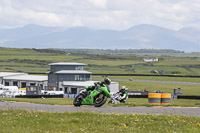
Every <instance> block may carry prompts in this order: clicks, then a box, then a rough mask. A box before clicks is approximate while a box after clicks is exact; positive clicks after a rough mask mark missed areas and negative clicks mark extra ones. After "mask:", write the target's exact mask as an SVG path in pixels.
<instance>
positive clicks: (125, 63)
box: [0, 48, 200, 75]
mask: <svg viewBox="0 0 200 133" xmlns="http://www.w3.org/2000/svg"><path fill="white" fill-rule="evenodd" d="M186 55H187V54H186ZM146 57H158V58H159V62H153V63H151V62H150V63H148V62H144V61H143V58H146ZM52 62H80V63H86V64H88V66H87V67H86V70H88V71H91V72H93V73H105V74H106V73H124V74H130V73H132V74H134V73H150V71H151V70H158V71H161V70H164V71H165V72H166V74H182V75H200V58H199V57H175V56H164V55H163V56H162V55H160V56H148V55H109V54H106V55H91V54H78V53H65V52H62V51H56V50H50V49H43V50H41V49H13V48H0V71H24V72H42V73H45V72H47V71H48V70H49V66H48V64H49V63H52Z"/></svg>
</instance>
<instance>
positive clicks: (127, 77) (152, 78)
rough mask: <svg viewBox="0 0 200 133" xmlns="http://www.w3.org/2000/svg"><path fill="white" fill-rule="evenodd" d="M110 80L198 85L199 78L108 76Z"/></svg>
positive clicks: (93, 77) (99, 77) (100, 77)
mask: <svg viewBox="0 0 200 133" xmlns="http://www.w3.org/2000/svg"><path fill="white" fill-rule="evenodd" d="M91 78H92V79H95V78H98V79H100V80H102V79H103V77H102V76H92V77H91ZM109 78H111V79H127V80H128V79H130V78H132V79H133V80H156V81H174V82H192V83H200V79H199V78H189V77H162V76H109Z"/></svg>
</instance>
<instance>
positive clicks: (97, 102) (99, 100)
mask: <svg viewBox="0 0 200 133" xmlns="http://www.w3.org/2000/svg"><path fill="white" fill-rule="evenodd" d="M106 101H107V96H106V95H103V94H100V95H98V96H97V97H95V99H94V106H95V107H101V106H102V105H104V104H105V102H106Z"/></svg>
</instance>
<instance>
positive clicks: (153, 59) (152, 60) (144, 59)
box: [143, 58, 158, 62]
mask: <svg viewBox="0 0 200 133" xmlns="http://www.w3.org/2000/svg"><path fill="white" fill-rule="evenodd" d="M143 61H145V62H154V61H158V58H143Z"/></svg>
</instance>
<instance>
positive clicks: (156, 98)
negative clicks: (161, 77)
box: [148, 93, 161, 105]
mask: <svg viewBox="0 0 200 133" xmlns="http://www.w3.org/2000/svg"><path fill="white" fill-rule="evenodd" d="M148 101H149V104H156V105H160V103H161V94H160V93H149V94H148Z"/></svg>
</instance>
